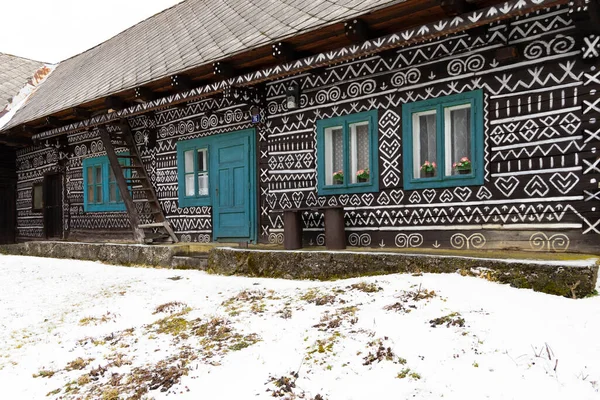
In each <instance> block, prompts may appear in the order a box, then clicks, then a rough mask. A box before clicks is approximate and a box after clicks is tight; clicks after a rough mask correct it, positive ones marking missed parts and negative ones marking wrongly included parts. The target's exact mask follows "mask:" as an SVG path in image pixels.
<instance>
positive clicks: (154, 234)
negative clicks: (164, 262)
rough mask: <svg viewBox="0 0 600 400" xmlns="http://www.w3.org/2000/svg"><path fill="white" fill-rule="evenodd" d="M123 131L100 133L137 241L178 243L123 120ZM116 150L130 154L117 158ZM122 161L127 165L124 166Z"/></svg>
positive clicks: (100, 128)
mask: <svg viewBox="0 0 600 400" xmlns="http://www.w3.org/2000/svg"><path fill="white" fill-rule="evenodd" d="M119 127H120V131H117V130H114V131H113V132H109V131H108V130H107V129H106V126H104V125H102V126H99V127H98V130H99V131H100V138H101V139H102V143H104V149H105V150H106V155H107V156H108V161H109V162H110V166H111V168H112V170H113V173H114V175H115V178H116V180H117V186H118V188H119V191H120V192H121V197H122V198H123V202H124V203H125V207H126V209H127V214H128V215H129V221H130V223H131V228H132V229H133V237H134V240H135V241H136V242H138V243H156V242H162V243H165V242H167V243H177V242H178V240H177V236H175V232H173V229H172V228H171V224H170V223H169V221H167V219H166V218H165V215H164V213H163V211H162V208H161V207H160V203H159V202H158V198H157V197H156V192H155V191H154V187H153V186H152V183H151V182H150V178H149V177H148V174H147V173H146V168H145V167H144V163H143V162H142V158H141V156H140V153H139V151H138V147H137V145H136V143H135V140H134V138H133V134H132V132H131V129H130V127H129V123H128V122H127V121H126V120H121V121H120V123H119ZM115 147H126V148H127V149H128V150H129V154H127V155H125V154H117V153H116V152H115ZM120 160H127V161H126V162H125V163H122V162H120ZM123 164H125V165H123ZM127 171H131V173H127ZM142 220H143V221H142ZM142 222H143V223H142Z"/></svg>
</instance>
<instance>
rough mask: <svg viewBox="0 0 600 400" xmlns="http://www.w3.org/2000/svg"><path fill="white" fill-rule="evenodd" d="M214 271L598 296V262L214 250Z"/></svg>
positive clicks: (211, 268)
mask: <svg viewBox="0 0 600 400" xmlns="http://www.w3.org/2000/svg"><path fill="white" fill-rule="evenodd" d="M208 270H209V271H211V272H214V273H218V274H223V275H246V276H256V277H274V278H286V279H320V280H327V279H341V278H351V277H357V276H366V275H382V274H392V273H420V272H433V273H456V272H458V273H461V274H463V275H470V276H480V277H483V278H486V279H488V280H491V281H496V282H500V283H507V284H510V285H511V286H513V287H517V288H530V289H533V290H535V291H539V292H544V293H549V294H555V295H559V296H566V297H585V296H587V295H589V294H591V293H593V292H594V289H595V286H596V279H597V277H598V264H597V263H596V261H595V260H593V259H592V260H590V261H588V260H581V261H537V260H536V261H533V260H501V259H489V258H472V257H458V256H442V255H435V256H429V255H407V254H400V253H376V252H360V253H359V252H325V251H278V250H269V251H261V250H240V249H233V248H232V249H228V248H215V249H213V250H211V251H210V253H209V258H208Z"/></svg>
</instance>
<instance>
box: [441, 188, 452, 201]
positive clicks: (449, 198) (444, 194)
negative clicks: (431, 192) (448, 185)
mask: <svg viewBox="0 0 600 400" xmlns="http://www.w3.org/2000/svg"><path fill="white" fill-rule="evenodd" d="M452 200H454V196H453V195H452V192H450V190H449V189H445V190H444V191H443V192H442V194H441V195H440V201H441V202H442V203H449V202H451V201H452Z"/></svg>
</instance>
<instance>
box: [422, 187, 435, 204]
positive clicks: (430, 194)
mask: <svg viewBox="0 0 600 400" xmlns="http://www.w3.org/2000/svg"><path fill="white" fill-rule="evenodd" d="M423 198H424V199H425V201H426V202H428V203H429V204H431V202H432V201H433V200H434V199H435V189H425V190H423Z"/></svg>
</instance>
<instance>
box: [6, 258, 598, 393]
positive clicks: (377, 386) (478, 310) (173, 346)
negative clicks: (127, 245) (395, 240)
mask: <svg viewBox="0 0 600 400" xmlns="http://www.w3.org/2000/svg"><path fill="white" fill-rule="evenodd" d="M599 340H600V297H598V296H596V297H592V298H587V299H582V300H571V299H566V298H560V297H556V296H549V295H545V294H541V293H534V292H533V291H531V290H517V289H513V288H510V287H508V286H505V285H499V284H495V283H491V282H488V281H486V280H483V279H477V278H471V277H462V276H460V275H434V274H423V275H419V276H412V275H388V276H379V277H369V278H360V279H348V280H340V281H335V282H310V281H289V280H275V279H256V278H242V277H222V276H213V275H208V274H205V273H202V272H198V271H176V270H159V269H144V268H132V267H116V266H109V265H103V264H100V263H94V262H86V261H67V260H55V259H44V258H34V257H16V256H0V388H1V389H0V390H1V392H0V398H2V399H45V398H49V399H79V398H81V399H87V398H90V399H103V400H115V399H126V398H132V399H143V398H156V399H162V398H172V397H176V398H183V399H201V398H206V399H236V400H237V399H242V400H244V399H268V398H273V396H277V397H279V398H287V399H296V398H305V399H313V400H314V399H329V400H337V399H361V400H362V399H378V400H384V399H407V398H414V399H434V398H435V399H438V398H444V399H545V400H547V399H578V400H579V399H600V393H599V390H600V344H599ZM280 396H281V397H280Z"/></svg>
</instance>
